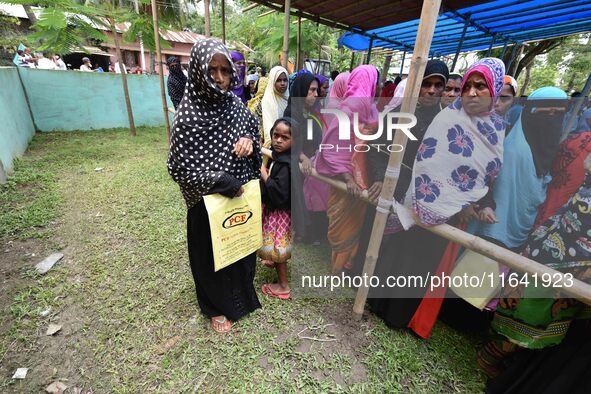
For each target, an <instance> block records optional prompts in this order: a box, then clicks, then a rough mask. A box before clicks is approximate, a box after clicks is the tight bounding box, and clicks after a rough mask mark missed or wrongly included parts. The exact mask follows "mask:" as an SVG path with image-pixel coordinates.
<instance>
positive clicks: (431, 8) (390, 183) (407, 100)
mask: <svg viewBox="0 0 591 394" xmlns="http://www.w3.org/2000/svg"><path fill="white" fill-rule="evenodd" d="M440 6H441V0H424V1H423V9H422V11H421V19H420V23H419V29H418V31H417V38H416V41H415V48H414V51H413V56H412V62H411V66H410V72H409V75H408V82H407V85H406V90H405V92H404V100H403V101H402V109H401V112H406V113H414V112H415V108H416V105H417V97H418V96H419V91H420V89H421V83H422V79H423V74H424V72H425V66H426V64H427V57H428V55H429V48H430V47H431V41H432V39H433V32H434V31H435V23H436V22H437V16H438V15H439V8H440ZM406 140H407V137H406V134H405V133H402V132H401V131H399V132H398V133H396V136H395V137H394V141H393V142H392V143H393V144H399V145H402V146H406ZM402 157H403V155H402V154H394V155H392V154H391V155H390V159H389V160H388V167H387V169H386V176H385V178H384V184H383V187H382V192H381V193H380V199H381V200H382V201H391V200H392V198H393V196H394V190H395V188H396V183H397V182H398V174H399V169H400V165H401V163H402ZM381 208H382V209H381V210H378V211H377V213H376V217H375V220H374V223H373V228H372V230H371V238H370V241H369V245H368V248H367V254H366V256H365V263H364V265H363V274H364V275H367V276H369V277H370V276H373V273H374V270H375V267H376V262H377V260H378V255H379V252H380V245H381V243H382V237H383V236H384V229H385V227H386V220H387V218H388V211H385V209H389V207H381ZM368 292H369V288H368V287H365V286H362V287H359V289H358V290H357V296H356V297H355V303H354V305H353V313H354V314H355V316H356V317H357V318H361V316H362V315H363V310H364V309H365V302H366V301H367V295H368Z"/></svg>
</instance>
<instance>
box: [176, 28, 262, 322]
mask: <svg viewBox="0 0 591 394" xmlns="http://www.w3.org/2000/svg"><path fill="white" fill-rule="evenodd" d="M240 83H241V82H240V81H239V79H238V75H237V74H236V71H235V70H234V67H233V66H232V61H231V58H230V54H229V53H228V50H227V49H226V47H224V46H223V45H222V43H220V42H219V41H217V40H214V39H204V40H200V41H198V42H197V43H196V44H195V45H194V46H193V49H192V50H191V60H190V61H189V80H188V83H187V91H186V93H185V95H184V97H183V99H182V100H181V102H180V105H179V108H178V111H177V113H176V115H175V118H174V122H173V125H172V135H171V142H170V153H169V156H168V172H169V173H170V175H171V176H172V178H173V179H174V180H175V182H177V183H178V184H179V186H180V188H181V192H182V194H183V197H184V198H185V201H186V203H187V208H188V213H187V242H188V247H189V260H190V263H191V271H192V273H193V279H194V280H195V288H196V291H197V300H198V302H199V307H200V308H201V311H202V312H203V313H204V314H206V315H207V316H208V317H209V318H211V325H212V328H213V329H214V330H215V331H217V332H228V331H230V329H231V327H232V326H231V321H236V320H238V319H240V318H241V317H242V316H244V315H247V314H248V313H250V312H252V311H254V310H255V309H257V308H260V307H261V305H260V303H259V301H258V298H257V295H256V292H255V289H254V286H253V280H254V274H255V263H256V255H255V253H252V254H250V255H248V256H247V257H244V258H243V259H241V260H239V261H238V262H236V263H234V264H231V265H229V266H228V267H226V268H223V269H222V270H220V271H218V272H214V264H213V251H212V245H211V243H212V239H211V232H210V227H209V218H208V215H207V210H206V208H205V204H204V202H203V196H204V195H207V194H213V193H220V194H222V195H224V196H226V197H229V198H233V197H238V196H240V195H241V194H242V192H243V188H242V185H243V184H245V183H247V182H248V181H251V180H254V179H259V178H260V167H261V156H260V153H259V152H260V144H259V141H260V135H259V127H258V122H257V120H256V119H255V117H254V116H253V115H252V114H251V113H250V111H249V110H248V109H247V108H246V107H245V106H244V104H242V102H241V101H240V99H239V98H238V97H236V95H234V94H233V93H232V92H231V89H232V88H233V87H236V86H238V85H239V84H240Z"/></svg>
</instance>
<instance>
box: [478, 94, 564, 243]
mask: <svg viewBox="0 0 591 394" xmlns="http://www.w3.org/2000/svg"><path fill="white" fill-rule="evenodd" d="M566 98H567V96H566V93H565V92H564V91H562V90H560V89H558V88H555V87H544V88H540V89H538V90H536V91H534V92H533V93H532V94H531V95H530V96H529V97H528V99H527V101H526V103H525V108H524V109H523V112H522V113H521V115H520V119H519V121H518V122H517V123H515V125H514V126H513V129H512V130H511V132H510V133H509V135H508V136H507V138H506V139H505V143H504V153H503V166H502V168H501V171H500V172H499V175H498V177H497V179H496V181H495V184H494V187H493V191H492V197H493V200H494V202H492V203H491V204H489V205H490V206H488V207H485V208H488V209H483V210H482V211H481V215H488V216H489V217H491V218H492V219H493V220H494V221H495V223H492V224H488V223H483V222H475V223H472V225H471V226H470V228H469V230H473V231H470V232H473V233H475V234H476V235H479V236H484V237H486V238H492V240H494V241H497V243H500V244H502V245H503V246H504V247H506V248H508V249H516V250H519V249H520V248H521V246H522V245H523V243H524V242H525V241H526V239H527V236H528V234H529V232H530V230H531V228H532V226H533V225H534V222H535V220H536V216H537V213H538V207H539V205H540V204H542V203H543V202H544V200H545V199H546V189H547V186H548V184H549V183H550V181H551V180H552V177H551V176H550V174H549V172H550V168H551V166H552V161H553V160H554V156H556V152H557V151H558V145H559V144H560V137H561V130H562V128H561V125H562V120H563V117H564V111H565V106H566ZM495 204H496V208H495V207H494V206H495ZM491 215H492V216H491Z"/></svg>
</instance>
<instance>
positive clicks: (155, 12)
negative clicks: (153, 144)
mask: <svg viewBox="0 0 591 394" xmlns="http://www.w3.org/2000/svg"><path fill="white" fill-rule="evenodd" d="M152 22H153V24H154V43H155V44H156V64H158V77H159V79H160V95H161V96H162V110H163V111H164V126H165V127H166V140H167V141H168V143H169V144H170V125H169V124H168V104H167V103H166V92H165V90H164V70H163V69H162V53H161V52H160V32H159V29H158V7H156V0H152Z"/></svg>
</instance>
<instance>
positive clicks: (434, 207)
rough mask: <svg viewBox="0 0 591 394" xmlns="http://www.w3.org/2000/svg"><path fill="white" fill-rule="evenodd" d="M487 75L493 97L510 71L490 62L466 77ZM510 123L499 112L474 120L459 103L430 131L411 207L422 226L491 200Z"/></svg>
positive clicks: (422, 150)
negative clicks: (506, 130) (485, 197)
mask: <svg viewBox="0 0 591 394" xmlns="http://www.w3.org/2000/svg"><path fill="white" fill-rule="evenodd" d="M472 72H480V73H482V74H483V75H484V76H485V79H486V80H487V85H488V86H489V91H490V92H491V96H492V97H496V96H497V95H498V93H499V91H500V89H501V88H502V86H503V75H504V74H505V68H504V66H503V63H502V62H501V61H500V60H499V59H494V58H485V59H482V60H480V61H479V62H477V63H475V64H474V65H473V66H472V67H471V68H470V69H469V70H468V72H467V73H466V77H465V78H467V77H468V76H469V75H470V73H472ZM504 135H505V123H504V121H503V120H502V119H501V118H500V117H499V116H498V115H496V114H495V113H494V112H490V113H482V114H477V115H469V114H468V113H467V112H466V111H465V110H464V108H463V107H462V104H461V100H459V99H457V100H456V101H454V102H453V103H452V105H450V106H449V107H447V108H445V109H444V110H443V111H441V112H440V113H439V114H438V115H437V116H436V117H435V119H434V120H433V123H431V126H430V127H429V128H428V129H427V132H426V133H425V137H424V138H423V141H422V143H421V145H420V146H419V149H418V152H417V156H416V159H415V164H414V167H413V179H414V187H413V186H411V188H410V189H411V193H407V198H409V197H410V198H411V199H412V201H406V202H405V205H406V204H410V203H411V202H412V207H413V210H414V211H415V212H416V213H417V215H418V216H419V219H420V220H421V223H423V224H426V225H436V224H441V223H445V222H447V221H448V220H449V219H450V218H451V217H452V216H453V215H455V214H456V213H458V212H460V211H461V210H462V209H464V208H466V207H468V206H469V205H470V204H472V203H475V202H476V201H478V200H480V199H481V198H482V197H484V196H485V195H486V193H487V192H488V189H489V187H490V186H491V184H492V182H493V181H494V179H495V177H496V175H497V174H498V172H499V170H500V167H501V163H502V157H503V139H504Z"/></svg>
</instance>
